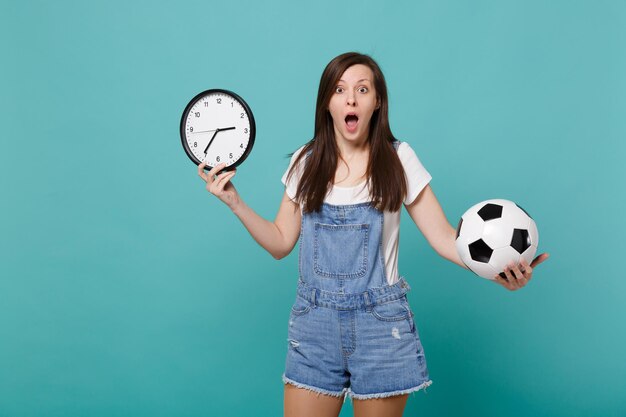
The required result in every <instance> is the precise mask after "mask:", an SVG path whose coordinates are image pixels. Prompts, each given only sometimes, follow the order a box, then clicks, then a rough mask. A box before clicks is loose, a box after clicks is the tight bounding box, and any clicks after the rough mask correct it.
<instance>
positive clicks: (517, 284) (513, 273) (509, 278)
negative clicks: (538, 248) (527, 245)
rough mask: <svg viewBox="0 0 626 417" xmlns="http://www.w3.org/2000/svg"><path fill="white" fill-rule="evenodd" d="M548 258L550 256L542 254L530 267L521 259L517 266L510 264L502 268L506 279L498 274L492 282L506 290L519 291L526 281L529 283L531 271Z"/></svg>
mask: <svg viewBox="0 0 626 417" xmlns="http://www.w3.org/2000/svg"><path fill="white" fill-rule="evenodd" d="M549 256H550V255H549V254H548V253H542V254H541V255H539V256H537V257H536V258H535V259H533V261H532V262H531V263H530V265H528V262H526V260H525V259H523V258H522V260H521V262H520V263H519V264H517V265H516V264H514V263H512V264H509V265H507V267H506V268H504V275H506V279H504V278H502V277H501V276H500V274H498V275H496V276H495V277H494V281H495V282H497V283H498V284H500V285H502V286H503V287H504V288H506V289H507V290H511V291H515V290H519V289H520V288H522V287H523V286H524V285H526V284H528V281H530V279H531V278H532V276H533V269H534V268H535V267H536V266H537V265H539V264H540V263H542V262H543V261H545V260H546V259H548V257H549Z"/></svg>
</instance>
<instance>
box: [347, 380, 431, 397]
mask: <svg viewBox="0 0 626 417" xmlns="http://www.w3.org/2000/svg"><path fill="white" fill-rule="evenodd" d="M432 383H433V381H431V380H428V381H426V382H424V383H423V384H420V385H418V386H417V387H413V388H409V389H404V390H400V391H391V392H381V393H378V394H355V393H354V392H352V390H350V392H349V393H348V395H349V396H350V399H355V400H371V399H373V398H387V397H393V396H395V395H404V394H411V393H413V392H417V391H419V390H421V389H424V392H426V388H428V387H429V386H431V385H432Z"/></svg>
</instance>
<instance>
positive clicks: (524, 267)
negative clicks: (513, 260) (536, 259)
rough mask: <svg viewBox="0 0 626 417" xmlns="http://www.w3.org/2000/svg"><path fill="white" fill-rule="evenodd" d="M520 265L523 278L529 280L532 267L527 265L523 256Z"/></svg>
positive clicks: (531, 274)
mask: <svg viewBox="0 0 626 417" xmlns="http://www.w3.org/2000/svg"><path fill="white" fill-rule="evenodd" d="M520 265H521V267H522V268H521V269H522V273H523V274H524V278H526V279H527V280H528V281H530V279H531V278H532V276H533V267H532V266H530V265H528V262H526V259H524V258H521V260H520Z"/></svg>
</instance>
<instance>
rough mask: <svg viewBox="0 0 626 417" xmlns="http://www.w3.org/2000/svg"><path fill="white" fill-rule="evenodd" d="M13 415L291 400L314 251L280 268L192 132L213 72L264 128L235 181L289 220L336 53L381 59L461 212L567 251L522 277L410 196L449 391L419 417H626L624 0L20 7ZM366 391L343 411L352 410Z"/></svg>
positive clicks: (266, 409)
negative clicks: (191, 104) (512, 284)
mask: <svg viewBox="0 0 626 417" xmlns="http://www.w3.org/2000/svg"><path fill="white" fill-rule="evenodd" d="M0 16H1V17H0V35H1V36H0V45H1V47H2V65H1V67H0V72H1V75H2V76H1V77H0V129H1V134H0V138H1V140H2V152H0V169H1V172H0V174H1V175H0V181H1V182H0V187H1V188H0V189H1V191H2V198H1V199H0V207H1V214H2V216H0V268H1V269H0V415H1V416H44V415H45V416H108V417H111V416H265V415H267V416H269V415H272V416H276V415H280V414H281V413H282V401H283V385H282V381H281V374H282V372H283V366H284V357H285V353H286V349H287V341H286V337H287V320H288V317H289V309H290V307H291V304H292V302H293V299H294V295H295V287H296V281H297V250H295V251H294V252H292V253H291V255H289V256H288V257H287V258H286V259H284V260H282V261H280V262H277V261H275V260H274V259H273V258H272V257H271V256H270V255H269V254H268V253H266V252H265V251H264V250H263V249H262V248H261V247H260V246H258V245H257V244H256V243H255V242H254V241H253V240H252V238H251V237H250V236H249V234H248V233H247V232H246V230H245V229H244V227H243V226H242V225H241V224H240V222H239V221H238V220H237V218H236V217H235V216H234V215H232V214H231V213H230V212H229V210H228V208H227V207H226V206H225V205H224V204H222V203H221V202H220V201H218V200H217V199H216V198H215V197H213V196H211V195H210V194H208V193H207V191H206V190H205V188H204V183H203V182H202V181H201V180H200V179H199V178H198V177H197V175H196V169H195V167H194V166H193V165H192V163H191V162H190V161H189V160H188V159H187V157H186V156H185V155H184V153H183V150H182V146H181V144H180V138H179V132H178V127H179V122H180V116H181V113H182V111H183V109H184V107H185V105H186V104H187V102H188V101H189V100H190V99H191V98H192V97H193V96H194V95H195V94H196V93H198V92H200V91H202V90H204V89H207V88H215V87H220V88H227V89H231V90H233V91H235V92H237V93H239V94H240V95H241V96H242V97H244V98H245V99H246V100H247V102H248V104H249V105H250V106H251V108H252V109H253V111H254V115H255V117H256V121H257V128H258V133H257V141H256V144H255V146H254V150H253V152H252V154H251V155H250V157H249V158H248V160H247V161H246V162H245V163H244V164H243V165H242V166H241V167H240V169H239V170H238V173H237V175H236V177H235V178H234V183H235V184H236V187H237V188H238V190H239V192H240V193H241V195H242V197H243V199H244V200H245V201H246V202H247V203H248V204H249V205H250V206H251V207H253V208H254V209H255V210H256V211H257V212H258V213H259V214H261V215H262V216H264V217H265V218H268V219H273V218H274V216H275V214H276V210H277V208H278V204H279V201H280V198H281V195H282V193H283V185H282V184H281V182H280V177H281V175H282V173H283V172H284V170H285V168H286V167H287V164H288V159H287V158H286V155H287V153H289V152H292V151H293V150H295V149H296V148H298V147H299V146H300V145H302V144H303V143H304V142H305V141H307V140H308V139H310V137H311V136H312V133H313V116H314V110H315V98H316V94H317V87H318V82H319V77H320V75H321V73H322V70H323V68H324V67H325V65H326V64H327V63H328V61H330V59H332V58H333V57H334V56H336V55H338V54H340V53H343V52H346V51H351V50H356V51H360V52H364V53H368V54H371V55H372V56H373V57H374V58H375V59H376V60H377V61H378V62H379V63H380V65H381V67H382V69H383V71H384V73H385V75H386V77H387V81H388V87H389V92H390V93H389V94H390V107H391V109H390V112H391V113H390V117H391V123H392V129H393V131H394V133H395V135H396V136H397V137H399V138H401V139H402V140H405V141H408V142H409V143H410V144H411V146H413V148H414V149H415V150H416V152H417V154H418V156H419V157H420V159H421V160H422V162H423V164H424V165H425V166H426V168H427V169H428V170H429V171H430V172H431V174H432V176H433V180H432V183H431V185H432V187H433V189H434V191H435V193H436V195H437V197H438V198H439V200H440V203H441V204H442V206H443V208H444V210H445V213H446V215H447V217H448V219H449V220H450V222H451V223H452V224H453V225H455V226H456V223H457V221H458V218H459V217H460V215H461V214H462V213H463V212H464V211H465V210H466V209H467V208H469V207H470V206H471V205H473V204H475V203H477V202H479V201H482V200H485V199H488V198H507V199H511V200H514V201H516V202H518V203H519V204H520V205H522V206H523V207H524V208H525V209H526V210H527V211H528V212H530V213H531V214H532V215H533V217H534V218H535V220H536V222H537V224H538V226H539V231H540V236H541V240H540V245H539V251H540V252H549V253H550V254H551V258H550V259H549V260H548V261H547V262H546V263H544V264H542V265H541V266H540V267H538V268H537V270H536V272H535V274H534V275H533V280H532V281H531V283H530V284H529V285H528V286H527V287H526V288H524V289H523V290H521V291H518V292H509V291H507V290H505V289H504V288H502V287H500V286H498V285H494V284H493V283H491V282H488V281H485V280H482V279H480V278H477V277H476V276H474V275H473V274H471V273H469V272H468V271H465V270H463V269H461V268H459V267H458V266H456V265H454V264H452V263H450V262H446V261H445V260H443V259H442V258H440V257H438V256H437V254H436V253H435V252H434V251H433V250H432V249H431V248H430V247H429V246H428V243H427V242H426V241H425V239H424V238H423V236H422V235H421V233H420V232H419V230H418V229H417V228H416V227H415V225H414V224H413V223H412V222H411V219H410V218H409V216H408V215H407V214H406V212H404V214H403V220H402V233H401V245H400V247H401V249H400V252H401V253H400V271H401V273H402V274H403V275H405V276H406V277H407V279H408V281H409V283H410V284H411V285H412V287H413V290H412V292H411V293H410V295H409V299H410V302H411V305H412V306H413V309H414V311H415V314H416V319H417V324H418V326H419V331H420V335H421V337H422V341H423V344H424V348H425V351H426V355H427V359H428V365H429V369H430V373H431V377H432V379H433V381H434V384H433V386H432V387H430V388H429V389H428V391H427V392H426V394H424V393H422V392H420V393H416V394H414V395H411V396H410V399H409V402H408V405H407V409H406V413H405V415H440V416H451V415H464V416H481V417H484V416H508V417H514V416H550V417H559V416H605V417H606V416H623V415H625V414H626V383H625V379H626V361H625V360H624V352H625V350H624V346H625V345H626V332H625V330H624V329H625V327H624V324H623V323H624V318H625V317H626V303H624V301H623V300H624V294H625V293H626V283H625V282H624V279H623V278H624V273H623V269H624V268H623V266H622V265H620V264H619V262H620V259H623V256H624V253H623V251H624V244H623V239H624V231H625V229H624V225H623V213H624V211H625V209H626V201H625V192H624V180H625V179H626V175H625V174H626V172H625V168H624V164H623V162H624V161H623V160H624V156H625V145H624V139H625V136H626V117H624V111H625V109H626V54H625V51H626V50H625V49H624V48H625V45H626V3H625V2H623V1H528V0H525V1H471V2H466V1H416V2H409V1H404V2H389V4H384V3H383V2H378V1H349V2H341V3H337V2H332V1H321V2H319V1H318V2H306V3H304V2H302V3H299V2H290V1H277V2H247V1H237V2H216V1H195V0H194V1H188V2H164V1H161V2H155V1H151V2H148V1H135V2H122V1H106V2H105V1H98V2H79V1H73V2H72V1H56V2H44V1H23V2H17V1H8V0H4V1H3V2H2V3H1V5H0ZM351 408H352V406H351V404H350V402H346V404H345V407H344V409H343V410H342V414H341V415H342V416H348V415H352V410H351Z"/></svg>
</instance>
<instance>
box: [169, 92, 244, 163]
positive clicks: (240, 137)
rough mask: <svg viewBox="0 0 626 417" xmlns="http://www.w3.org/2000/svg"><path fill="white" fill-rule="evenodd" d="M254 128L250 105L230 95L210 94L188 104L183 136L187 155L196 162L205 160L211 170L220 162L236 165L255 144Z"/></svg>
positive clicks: (200, 96)
mask: <svg viewBox="0 0 626 417" xmlns="http://www.w3.org/2000/svg"><path fill="white" fill-rule="evenodd" d="M254 128H255V127H254V118H253V117H252V115H251V113H249V108H248V107H247V105H245V104H244V103H242V102H241V101H240V100H239V99H238V98H236V97H234V96H232V95H230V94H228V93H227V92H224V91H209V92H206V94H200V95H199V96H197V97H196V98H195V99H194V100H192V102H191V103H189V105H188V107H187V109H186V112H185V113H184V114H183V123H182V126H181V133H184V134H183V141H184V142H186V145H187V149H186V150H187V153H188V154H189V153H191V154H192V155H193V156H194V157H195V159H197V161H194V162H196V163H199V162H202V161H205V162H206V165H207V167H209V168H212V167H214V166H216V165H219V164H221V163H226V166H231V165H234V164H236V163H237V161H239V160H240V159H241V158H242V157H244V156H247V154H248V152H249V150H248V148H249V147H251V146H252V144H253V142H254V136H253V135H254ZM183 129H184V132H182V130H183ZM190 157H191V155H190ZM193 159H194V158H192V160H193Z"/></svg>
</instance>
